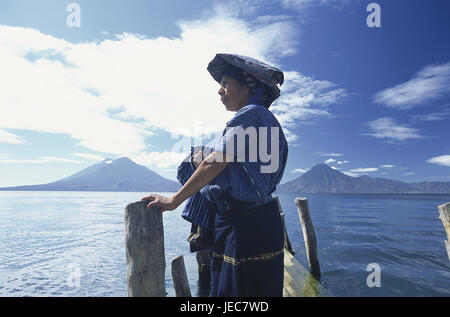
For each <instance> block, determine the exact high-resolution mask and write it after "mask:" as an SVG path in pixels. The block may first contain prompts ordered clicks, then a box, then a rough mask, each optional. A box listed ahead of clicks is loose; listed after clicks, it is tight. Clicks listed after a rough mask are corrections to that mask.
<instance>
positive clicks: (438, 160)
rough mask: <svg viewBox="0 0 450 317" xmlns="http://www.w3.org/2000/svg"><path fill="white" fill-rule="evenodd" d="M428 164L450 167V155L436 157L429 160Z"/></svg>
mask: <svg viewBox="0 0 450 317" xmlns="http://www.w3.org/2000/svg"><path fill="white" fill-rule="evenodd" d="M427 163H432V164H438V165H442V166H450V155H440V156H435V157H432V158H430V159H428V160H427Z"/></svg>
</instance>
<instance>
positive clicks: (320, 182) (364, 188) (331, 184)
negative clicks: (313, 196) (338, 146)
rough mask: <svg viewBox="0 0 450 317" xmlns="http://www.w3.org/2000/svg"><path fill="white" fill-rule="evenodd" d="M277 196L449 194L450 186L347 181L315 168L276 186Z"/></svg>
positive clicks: (361, 178)
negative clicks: (298, 194)
mask: <svg viewBox="0 0 450 317" xmlns="http://www.w3.org/2000/svg"><path fill="white" fill-rule="evenodd" d="M276 192H277V193H450V182H421V183H404V182H400V181H396V180H392V179H386V178H373V177H370V176H365V175H364V176H359V177H351V176H348V175H345V174H344V173H341V172H339V171H337V170H334V169H332V168H331V167H329V166H328V165H327V164H317V165H315V166H314V167H313V168H311V169H310V170H309V171H307V172H306V173H304V174H303V175H301V176H300V177H298V178H296V179H294V180H292V181H289V182H287V183H285V184H281V185H278V186H277V190H276Z"/></svg>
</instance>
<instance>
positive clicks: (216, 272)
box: [200, 104, 288, 297]
mask: <svg viewBox="0 0 450 317" xmlns="http://www.w3.org/2000/svg"><path fill="white" fill-rule="evenodd" d="M239 127H240V128H243V129H246V128H248V127H256V128H257V129H256V131H260V130H259V129H258V128H259V127H266V128H269V129H267V131H268V136H267V141H264V140H265V138H262V136H261V135H259V133H257V134H258V142H257V144H258V147H257V149H258V151H259V146H260V145H261V144H262V143H261V142H267V144H266V146H267V149H268V151H267V153H271V154H274V155H273V157H276V158H277V159H278V160H279V162H278V168H277V170H276V171H273V172H271V173H262V172H261V167H262V166H265V165H267V163H263V162H262V161H261V160H260V157H259V155H258V159H257V160H256V161H252V160H250V159H249V155H248V154H249V153H248V152H249V151H246V152H247V153H245V156H246V159H245V160H244V161H243V162H238V161H237V155H238V154H239V149H237V148H236V145H237V143H238V142H236V139H235V138H237V137H236V131H237V129H238V128H239ZM271 127H274V128H277V129H278V136H277V139H276V144H277V148H273V149H271V145H273V142H271V140H272V137H271V133H270V131H271V130H270V128H271ZM232 140H234V142H233V141H232ZM260 140H263V141H260ZM231 142H233V143H232V144H233V145H235V147H234V151H232V152H233V154H234V155H235V158H236V161H235V162H231V163H228V165H227V167H226V168H225V170H224V171H222V173H221V174H219V175H218V176H217V177H216V178H215V179H214V180H213V181H212V182H211V183H210V184H209V185H206V186H205V187H204V188H203V189H202V190H201V191H200V193H201V194H202V195H203V196H204V197H206V198H207V199H208V200H209V201H210V202H212V203H213V205H214V206H215V225H214V246H213V256H212V263H211V296H226V297H242V296H244V297H245V296H282V292H283V274H284V265H283V256H284V253H283V246H284V232H283V226H282V222H281V217H280V212H279V210H278V203H277V202H276V201H275V200H274V199H273V198H272V195H271V194H272V193H273V192H274V191H275V188H276V185H277V184H278V183H279V182H280V180H281V178H282V176H283V173H284V169H285V165H286V160H287V154H288V147H287V141H286V138H285V136H284V134H283V131H282V129H281V127H280V124H279V123H278V121H277V119H276V118H275V116H274V115H273V114H272V113H271V112H270V111H269V110H268V109H267V108H266V107H264V106H262V105H255V104H249V105H247V106H244V107H243V108H241V109H240V110H239V111H237V112H236V114H235V116H234V117H233V119H232V120H230V121H229V122H228V124H227V128H226V130H225V131H224V135H223V137H222V139H221V141H219V143H218V144H217V145H216V146H215V148H214V150H215V151H217V152H222V153H227V152H229V151H228V150H229V149H230V147H227V145H229V144H230V143H231ZM245 142H246V143H245V148H246V149H249V148H251V144H249V142H250V140H249V138H246V139H245ZM275 151H276V153H274V152H275ZM258 153H259V152H258ZM227 154H228V153H227ZM275 154H276V155H275Z"/></svg>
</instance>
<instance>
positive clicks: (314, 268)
mask: <svg viewBox="0 0 450 317" xmlns="http://www.w3.org/2000/svg"><path fill="white" fill-rule="evenodd" d="M295 204H296V205H297V210H298V215H299V217H300V222H301V224H302V231H303V239H304V240H305V247H306V256H307V257H308V263H309V270H310V272H311V275H312V276H314V277H315V278H316V279H317V280H319V279H320V265H319V257H318V256H317V241H316V233H315V232H314V227H313V224H312V221H311V215H310V213H309V205H308V199H306V198H296V199H295Z"/></svg>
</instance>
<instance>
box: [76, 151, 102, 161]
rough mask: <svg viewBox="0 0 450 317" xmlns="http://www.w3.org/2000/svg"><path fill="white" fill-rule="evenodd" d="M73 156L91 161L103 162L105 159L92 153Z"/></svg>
mask: <svg viewBox="0 0 450 317" xmlns="http://www.w3.org/2000/svg"><path fill="white" fill-rule="evenodd" d="M73 155H75V156H78V157H82V158H84V159H87V160H89V161H96V162H97V161H103V160H104V159H105V158H104V157H103V156H101V155H98V154H92V153H73Z"/></svg>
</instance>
